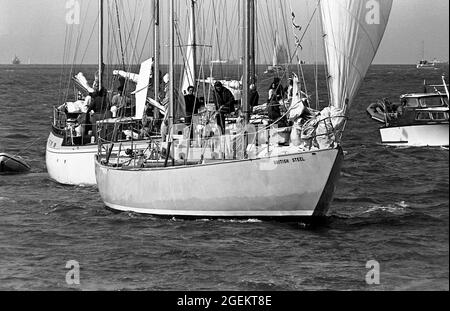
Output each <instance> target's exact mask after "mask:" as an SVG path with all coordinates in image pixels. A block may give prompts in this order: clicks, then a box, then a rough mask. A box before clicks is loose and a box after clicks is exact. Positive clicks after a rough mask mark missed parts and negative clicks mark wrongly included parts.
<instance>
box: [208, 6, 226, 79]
mask: <svg viewBox="0 0 450 311" xmlns="http://www.w3.org/2000/svg"><path fill="white" fill-rule="evenodd" d="M211 3H212V11H213V18H214V32H215V34H216V42H217V47H218V48H217V50H218V51H217V52H218V56H219V60H220V59H222V57H221V53H220V41H219V32H218V28H217V16H216V9H215V6H214V0H212V1H211ZM219 67H220V75H221V77H222V78H223V76H224V74H223V66H219Z"/></svg>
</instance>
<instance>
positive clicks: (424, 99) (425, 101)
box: [400, 93, 448, 108]
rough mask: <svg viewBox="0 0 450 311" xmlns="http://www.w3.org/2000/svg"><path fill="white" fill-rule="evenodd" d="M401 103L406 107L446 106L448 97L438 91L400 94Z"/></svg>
mask: <svg viewBox="0 0 450 311" xmlns="http://www.w3.org/2000/svg"><path fill="white" fill-rule="evenodd" d="M400 100H401V102H402V104H404V105H405V106H406V107H413V108H429V107H443V106H446V107H448V99H447V96H446V95H444V94H439V93H414V94H404V95H402V96H400Z"/></svg>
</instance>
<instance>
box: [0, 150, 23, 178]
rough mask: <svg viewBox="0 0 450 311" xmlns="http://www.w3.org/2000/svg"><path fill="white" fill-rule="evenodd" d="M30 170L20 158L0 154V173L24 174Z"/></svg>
mask: <svg viewBox="0 0 450 311" xmlns="http://www.w3.org/2000/svg"><path fill="white" fill-rule="evenodd" d="M30 169H31V167H30V165H28V164H27V163H26V162H25V161H24V160H23V159H22V158H21V157H19V156H12V155H10V154H8V153H0V173H24V172H28V171H29V170H30Z"/></svg>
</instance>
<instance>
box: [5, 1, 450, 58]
mask: <svg viewBox="0 0 450 311" xmlns="http://www.w3.org/2000/svg"><path fill="white" fill-rule="evenodd" d="M182 1H186V0H182ZM206 1H212V0H206ZM222 1H223V0H222ZM233 1H236V0H230V2H233ZM258 1H262V0H257V2H258ZM268 1H272V0H268ZM273 1H280V0H273ZM281 1H284V0H281ZM74 2H79V3H80V4H81V7H82V9H81V11H82V15H83V16H84V15H85V14H84V13H83V12H86V11H89V12H90V14H88V16H90V18H91V19H92V23H94V19H95V14H96V10H97V9H96V5H97V4H96V1H92V0H0V64H8V63H10V62H11V59H12V58H13V57H14V55H17V56H19V58H21V60H22V62H24V63H27V62H28V61H30V62H31V63H33V64H61V63H62V62H64V57H65V56H64V46H65V34H66V29H67V14H68V13H69V10H70V8H69V9H67V8H66V5H67V6H69V7H72V8H73V3H74ZM120 2H123V3H125V1H124V0H120ZM150 2H151V1H150V0H130V1H128V2H127V3H135V4H136V3H140V4H141V9H142V8H145V10H147V4H145V3H150ZM162 2H167V1H164V0H163V1H162ZM285 3H287V5H290V6H292V9H293V11H294V12H296V14H297V15H302V13H305V12H306V10H305V4H308V3H309V9H308V10H309V11H312V8H313V7H314V3H315V1H314V0H286V1H285ZM130 7H131V6H130ZM130 7H127V9H128V10H129V12H131V11H133V8H130ZM145 10H144V11H143V12H146V11H145ZM148 12H149V15H150V9H149V6H148ZM163 12H164V13H166V12H167V11H165V10H163ZM164 13H163V14H162V15H163V16H164ZM130 14H131V13H130ZM303 15H304V16H305V17H304V18H303V19H302V18H300V22H301V23H302V24H303V25H304V24H305V23H306V21H307V18H306V13H305V14H303ZM86 18H87V17H86ZM92 29H93V26H92V25H89V26H86V27H85V29H84V31H85V32H87V33H90V31H91V30H92ZM142 33H143V32H142ZM93 38H95V33H94V37H93ZM423 46H424V48H425V58H426V59H429V60H432V59H434V58H436V59H439V60H443V61H448V60H449V1H448V0H394V4H393V8H392V12H391V16H390V20H389V24H388V26H387V29H386V33H385V36H384V38H383V41H382V43H381V46H380V49H379V51H378V54H377V56H376V58H375V60H374V63H376V64H413V63H416V62H417V61H418V60H419V59H421V58H422V50H423ZM96 55H97V52H96V44H94V42H92V43H91V47H90V48H87V49H86V55H85V56H84V58H83V61H84V62H85V63H96V59H97V58H96V57H97V56H96ZM66 57H67V56H66Z"/></svg>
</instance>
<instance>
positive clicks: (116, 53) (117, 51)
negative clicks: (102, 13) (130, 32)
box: [108, 10, 125, 80]
mask: <svg viewBox="0 0 450 311" xmlns="http://www.w3.org/2000/svg"><path fill="white" fill-rule="evenodd" d="M108 12H109V18H110V20H111V24H112V26H111V28H114V18H113V17H112V16H113V14H114V13H112V12H111V10H109V11H108ZM108 33H109V32H108ZM110 37H112V40H113V43H114V47H113V50H114V51H115V55H114V56H115V57H117V64H119V65H120V58H121V55H120V54H119V47H118V44H117V39H116V36H115V33H114V32H111V34H110ZM113 54H114V52H111V63H113V61H114V60H113V59H112V58H113V56H112V55H113ZM123 61H124V63H123V67H122V68H123V70H124V71H125V60H123ZM115 79H116V78H115V77H113V80H115Z"/></svg>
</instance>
